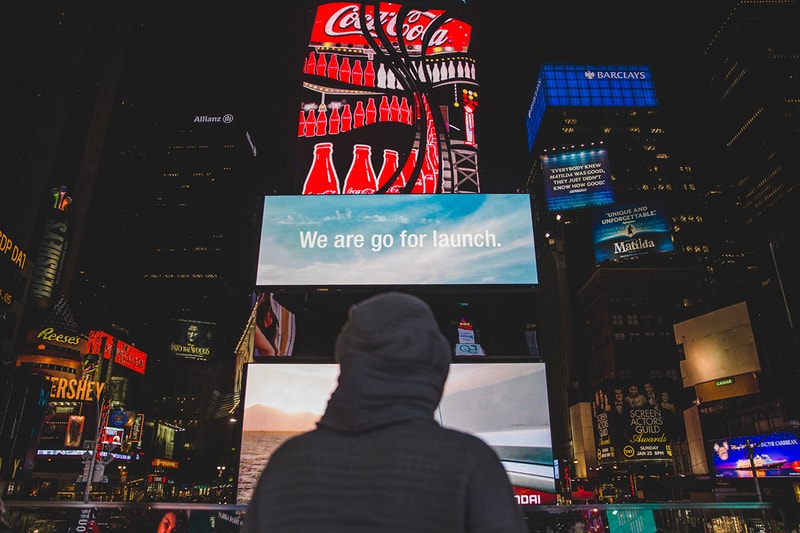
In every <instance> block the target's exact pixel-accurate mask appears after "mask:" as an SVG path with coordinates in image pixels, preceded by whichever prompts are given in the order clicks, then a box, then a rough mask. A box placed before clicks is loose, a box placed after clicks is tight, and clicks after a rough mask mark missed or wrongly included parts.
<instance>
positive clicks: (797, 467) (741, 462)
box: [711, 433, 800, 478]
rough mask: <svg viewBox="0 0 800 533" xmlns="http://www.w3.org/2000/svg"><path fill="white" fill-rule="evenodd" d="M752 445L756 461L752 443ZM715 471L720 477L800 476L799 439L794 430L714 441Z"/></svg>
mask: <svg viewBox="0 0 800 533" xmlns="http://www.w3.org/2000/svg"><path fill="white" fill-rule="evenodd" d="M751 446H752V453H753V464H752V465H751V464H750V455H749V453H748V449H749V447H751ZM711 457H712V458H713V464H714V472H715V474H716V476H717V477H720V478H745V477H749V478H752V477H753V470H755V471H756V472H757V475H758V477H789V476H792V477H794V476H800V443H798V440H797V435H795V434H794V433H769V434H764V435H748V436H744V437H731V438H729V439H724V440H720V441H716V442H714V443H713V444H712V445H711Z"/></svg>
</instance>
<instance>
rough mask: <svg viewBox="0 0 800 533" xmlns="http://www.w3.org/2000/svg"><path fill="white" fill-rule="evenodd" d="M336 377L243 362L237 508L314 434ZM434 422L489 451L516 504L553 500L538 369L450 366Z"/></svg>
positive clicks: (328, 369) (325, 369) (320, 367)
mask: <svg viewBox="0 0 800 533" xmlns="http://www.w3.org/2000/svg"><path fill="white" fill-rule="evenodd" d="M338 375H339V366H338V365H337V364H334V363H320V364H314V363H279V364H249V365H247V377H246V383H245V395H244V407H245V410H244V418H243V426H242V443H241V447H240V449H241V456H240V461H239V479H238V495H237V502H238V503H239V504H246V503H247V502H249V500H250V497H251V495H252V492H253V489H254V488H255V484H256V482H257V481H258V476H259V475H260V473H261V471H262V470H263V468H264V466H265V465H266V463H267V461H268V460H269V457H270V455H271V454H272V452H273V451H274V450H275V449H276V448H277V447H278V446H279V445H280V444H281V443H283V442H284V441H285V440H286V439H288V438H289V437H291V436H293V435H297V434H299V433H303V432H306V431H310V430H312V429H314V427H315V424H316V422H317V421H318V420H319V418H320V417H321V416H322V413H323V412H324V411H325V407H326V405H327V402H328V398H330V395H331V393H332V392H333V390H334V389H335V387H336V379H337V377H338ZM435 417H436V419H437V420H438V421H439V423H440V424H441V425H442V426H445V427H450V428H454V429H459V430H462V431H466V432H469V433H473V434H475V435H477V436H478V437H480V438H482V439H483V440H484V441H486V442H487V443H488V444H489V445H490V446H492V448H494V450H495V451H496V452H497V453H498V455H499V456H500V459H501V460H502V462H503V465H504V466H505V468H506V471H507V472H508V476H509V479H510V480H511V483H512V484H513V486H514V492H515V494H516V497H517V501H518V502H519V503H521V504H551V503H555V480H554V473H553V453H552V447H551V441H550V419H549V409H548V403H547V386H546V378H545V369H544V364H542V363H465V364H453V365H451V367H450V374H449V376H448V378H447V383H446V385H445V389H444V395H443V397H442V401H441V404H440V406H439V409H438V410H437V412H436V413H435Z"/></svg>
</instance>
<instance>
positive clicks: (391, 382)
mask: <svg viewBox="0 0 800 533" xmlns="http://www.w3.org/2000/svg"><path fill="white" fill-rule="evenodd" d="M335 356H336V361H337V362H338V363H339V364H340V374H339V380H338V384H337V387H336V390H335V391H334V392H333V394H332V395H331V398H330V400H329V401H328V406H327V409H326V410H325V414H324V415H323V416H322V418H321V420H320V422H319V426H320V427H326V428H331V429H335V430H339V431H347V432H362V431H367V430H370V429H374V428H377V427H381V426H386V425H389V424H393V423H397V422H403V421H407V420H411V419H415V418H426V419H431V420H432V419H433V413H434V410H435V409H436V407H437V406H438V405H439V401H440V400H441V398H442V390H443V388H444V382H445V380H446V379H447V374H448V372H449V370H450V343H449V342H448V341H447V339H446V338H445V337H444V335H442V333H441V330H440V329H439V326H438V324H437V323H436V319H435V318H434V316H433V312H432V311H431V309H430V307H428V305H427V304H426V303H425V302H424V301H422V300H421V299H419V298H417V297H416V296H413V295H410V294H405V293H400V292H389V293H383V294H379V295H377V296H373V297H371V298H368V299H366V300H364V301H363V302H361V303H359V304H356V305H353V306H351V307H350V312H349V316H348V320H347V322H346V323H345V325H344V326H343V327H342V330H341V331H340V333H339V336H338V337H337V339H336V347H335Z"/></svg>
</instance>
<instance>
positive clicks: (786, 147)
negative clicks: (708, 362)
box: [704, 0, 800, 418]
mask: <svg viewBox="0 0 800 533" xmlns="http://www.w3.org/2000/svg"><path fill="white" fill-rule="evenodd" d="M798 17H800V3H798V2H797V1H793V0H789V1H761V2H737V3H736V5H735V7H734V8H733V9H732V10H731V12H730V13H729V14H728V16H727V17H726V18H724V20H722V22H721V24H720V25H719V27H718V29H717V31H716V32H715V33H714V34H713V35H711V36H709V40H708V45H707V47H706V49H705V53H704V66H705V68H706V71H707V72H708V77H709V78H708V81H709V85H708V89H709V90H710V93H709V99H708V100H709V103H710V105H709V107H708V110H709V114H708V118H707V120H708V121H709V123H713V124H714V128H713V130H711V131H710V132H709V135H708V139H707V141H708V147H709V152H710V154H711V155H712V157H711V158H710V160H709V162H708V174H709V176H710V178H712V179H713V180H714V183H715V185H716V188H717V190H718V192H719V193H720V194H719V196H720V200H719V202H720V203H721V204H722V205H724V206H727V208H728V210H727V214H726V216H725V218H724V220H725V222H726V224H727V225H728V228H729V229H730V230H732V231H729V239H728V249H727V251H728V254H727V255H726V256H725V259H727V261H725V263H724V264H725V265H726V268H725V269H724V270H723V269H722V268H720V269H719V270H720V271H721V272H722V273H724V274H725V276H726V277H725V280H726V282H727V283H728V285H729V286H730V289H729V291H730V292H731V293H733V294H744V295H746V297H747V299H748V302H749V303H750V306H751V310H752V314H753V319H754V326H755V327H757V328H758V329H759V330H760V331H761V335H760V337H761V342H760V344H761V350H762V352H764V355H765V356H766V357H768V359H769V360H770V361H771V365H772V366H773V367H774V368H776V369H777V368H780V369H781V370H780V372H776V373H775V379H776V381H775V383H774V387H771V388H774V389H775V390H776V391H778V390H784V391H788V390H791V386H792V385H791V384H792V383H796V379H797V376H798V364H797V363H796V360H797V358H798V313H799V312H800V308H798V305H800V286H798V279H797V276H796V275H795V273H796V272H798V269H799V268H800V263H798V254H797V248H798V246H799V245H800V243H799V242H798V232H797V231H796V229H795V228H796V226H797V214H796V208H797V204H798V201H800V163H798V160H797V156H796V153H797V148H798V146H800V40H798V39H797V28H796V21H797V20H798ZM722 265H723V263H722V262H720V266H722ZM794 396H796V395H794V394H792V395H787V397H786V398H784V399H785V401H786V402H788V404H789V405H790V407H789V409H790V411H791V413H790V416H791V417H792V418H800V402H798V401H797V400H795V399H794Z"/></svg>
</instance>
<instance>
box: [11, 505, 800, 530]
mask: <svg viewBox="0 0 800 533" xmlns="http://www.w3.org/2000/svg"><path fill="white" fill-rule="evenodd" d="M5 505H6V520H7V521H8V522H9V523H10V524H11V526H12V528H13V531H14V532H15V533H16V532H19V533H33V532H38V533H72V532H80V531H91V530H92V529H91V528H89V526H88V522H89V521H94V522H95V523H96V524H97V527H98V529H99V530H100V531H101V532H102V533H106V532H111V531H113V532H122V531H131V532H150V531H153V532H154V531H156V528H157V524H158V522H159V521H160V520H161V518H162V517H163V515H164V514H165V513H167V512H172V513H175V518H177V520H178V523H179V526H180V528H181V529H178V530H176V532H180V531H182V532H192V533H194V532H203V533H232V532H238V531H240V526H241V522H242V520H243V518H244V516H245V511H246V506H245V505H231V504H209V503H174V502H146V503H144V502H143V503H131V502H113V501H111V502H108V501H105V502H91V503H89V504H85V503H83V502H75V501H21V500H11V501H8V500H7V501H6V502H5ZM523 510H524V513H525V516H526V520H527V523H528V526H529V531H531V532H532V533H533V532H542V533H545V532H550V533H559V532H564V533H566V532H575V533H580V532H585V533H590V532H609V533H617V532H638V533H654V532H674V533H699V532H703V533H707V532H714V533H728V532H730V533H742V532H756V531H757V532H761V533H789V532H791V531H797V530H798V529H797V524H794V525H793V524H791V523H789V522H787V519H786V517H785V513H784V510H783V509H782V508H780V507H778V506H776V505H775V504H773V503H760V502H709V503H693V502H664V503H633V504H599V505H592V504H586V505H540V506H528V507H523Z"/></svg>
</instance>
